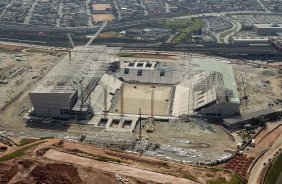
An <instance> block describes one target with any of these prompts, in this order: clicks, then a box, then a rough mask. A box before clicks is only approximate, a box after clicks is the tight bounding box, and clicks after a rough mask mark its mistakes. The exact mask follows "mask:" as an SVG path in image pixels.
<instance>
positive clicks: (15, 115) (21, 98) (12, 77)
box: [0, 45, 64, 128]
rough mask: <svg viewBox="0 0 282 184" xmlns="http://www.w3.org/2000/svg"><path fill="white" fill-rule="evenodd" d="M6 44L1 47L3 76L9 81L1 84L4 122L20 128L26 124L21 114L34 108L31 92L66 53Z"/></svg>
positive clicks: (0, 114) (0, 122)
mask: <svg viewBox="0 0 282 184" xmlns="http://www.w3.org/2000/svg"><path fill="white" fill-rule="evenodd" d="M2 46H3V45H2ZM6 47H7V48H6ZM6 47H5V50H2V51H1V50H0V61H2V62H0V80H4V81H6V82H7V84H0V109H1V110H0V125H4V126H5V127H7V126H8V127H11V128H14V127H19V128H20V127H23V125H24V124H23V123H22V120H21V116H22V115H24V114H25V113H26V111H27V110H28V109H29V108H30V102H29V100H28V92H29V91H31V90H32V89H34V88H35V87H36V85H37V83H38V82H39V81H40V79H41V78H42V77H43V76H44V75H45V74H46V73H47V71H48V70H50V69H51V68H52V67H53V66H54V65H55V64H56V63H57V61H59V60H61V59H62V58H63V57H64V55H63V54H59V53H55V52H47V51H43V50H35V49H28V48H23V47H22V48H21V49H13V48H14V47H16V46H10V45H8V46H6ZM9 49H10V50H9ZM11 104H13V105H11ZM11 106H12V107H11ZM11 122H13V123H11Z"/></svg>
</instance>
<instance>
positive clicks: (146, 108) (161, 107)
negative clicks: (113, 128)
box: [114, 84, 171, 116]
mask: <svg viewBox="0 0 282 184" xmlns="http://www.w3.org/2000/svg"><path fill="white" fill-rule="evenodd" d="M134 86H136V88H134ZM123 94H124V112H125V113H129V114H131V113H132V114H138V113H139V108H141V110H142V114H147V115H150V114H151V96H152V88H151V86H150V85H136V84H125V85H124V89H123ZM170 98H171V87H168V86H155V88H154V114H155V115H164V116H165V115H168V114H169V112H168V111H169V101H168V100H169V99H170ZM114 109H118V112H120V99H119V102H118V103H117V105H116V107H115V108H114Z"/></svg>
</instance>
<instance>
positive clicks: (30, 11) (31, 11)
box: [24, 0, 39, 24]
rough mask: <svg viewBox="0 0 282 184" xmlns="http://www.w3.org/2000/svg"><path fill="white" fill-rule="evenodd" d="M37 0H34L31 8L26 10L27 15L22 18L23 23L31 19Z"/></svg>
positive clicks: (27, 22)
mask: <svg viewBox="0 0 282 184" xmlns="http://www.w3.org/2000/svg"><path fill="white" fill-rule="evenodd" d="M38 1H39V0H36V1H35V2H34V3H33V4H32V6H31V8H30V10H29V12H28V14H27V16H26V17H25V19H24V24H29V23H30V19H31V17H32V15H33V12H34V8H35V7H36V6H37V5H38Z"/></svg>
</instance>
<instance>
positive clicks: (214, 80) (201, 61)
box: [0, 23, 282, 183]
mask: <svg viewBox="0 0 282 184" xmlns="http://www.w3.org/2000/svg"><path fill="white" fill-rule="evenodd" d="M105 26H106V23H105V24H104V25H103V26H102V27H101V29H100V30H99V31H98V32H97V33H96V34H95V35H93V36H92V37H91V38H90V40H89V42H88V43H87V44H86V45H83V46H81V45H80V46H75V44H74V42H73V40H72V38H71V36H70V35H67V36H68V38H69V41H70V46H71V47H70V48H41V47H40V48H35V47H34V46H30V45H22V46H17V47H15V46H13V49H15V51H14V50H13V51H10V50H9V51H5V52H4V51H3V53H1V57H2V60H0V61H2V63H1V65H0V69H1V70H0V72H1V76H0V77H1V78H0V81H1V84H0V85H1V86H0V87H1V88H0V90H1V92H2V90H3V91H4V92H5V93H0V94H1V95H2V94H4V96H3V95H2V96H0V102H1V104H0V105H1V112H0V115H1V116H0V122H1V127H0V130H1V131H0V136H1V140H2V143H3V140H4V142H9V141H11V140H13V141H14V142H13V141H11V142H9V143H6V144H3V145H2V144H1V147H0V149H1V150H0V151H1V154H2V153H4V154H7V153H8V152H9V151H10V150H12V149H11V147H12V144H14V145H18V144H17V143H16V142H17V141H18V139H21V138H23V137H33V138H38V137H40V138H50V137H54V138H59V139H60V140H66V141H67V142H80V143H82V144H80V143H79V148H78V150H74V149H71V150H70V149H68V147H66V148H61V147H60V146H55V148H54V145H52V146H49V147H52V149H53V150H51V151H48V152H47V153H46V155H45V156H44V158H48V159H51V160H54V161H57V160H56V159H58V158H64V156H66V155H64V154H66V153H63V152H64V151H62V150H67V152H68V153H70V154H69V155H67V156H68V157H69V159H70V160H74V161H78V162H80V160H79V159H82V158H77V157H74V156H73V155H76V156H79V157H80V156H81V154H82V155H84V156H85V154H86V153H84V152H83V153H82V152H80V151H79V150H80V149H82V148H83V147H84V146H86V144H89V145H91V146H93V147H95V146H102V147H104V148H109V149H118V150H123V151H125V152H123V154H124V155H118V156H114V159H116V158H123V159H126V158H124V156H127V154H128V155H132V154H133V155H140V156H141V155H144V157H146V159H147V156H148V158H151V157H154V159H161V160H165V161H169V162H173V163H177V164H187V165H189V164H197V165H208V166H214V165H219V167H220V168H224V169H230V168H231V169H232V168H233V170H236V172H237V173H238V174H240V176H241V177H242V178H244V179H247V177H248V175H247V174H248V172H249V171H248V167H249V166H250V165H251V164H252V162H253V160H254V157H256V156H257V155H258V154H260V153H261V152H262V151H265V149H266V146H269V143H268V142H267V143H264V142H265V140H263V139H262V138H260V143H259V144H258V145H259V146H258V148H257V147H256V148H249V147H247V146H248V144H247V143H248V141H249V142H250V141H251V140H253V139H254V137H255V136H257V135H259V136H260V132H262V134H266V135H268V132H272V131H274V130H275V132H276V134H277V135H276V134H275V136H276V138H278V137H279V136H278V135H279V133H280V132H281V128H280V124H281V121H280V122H279V127H278V126H277V127H276V126H274V125H271V126H269V125H267V126H265V125H264V126H265V127H268V128H269V127H270V128H269V129H266V130H263V129H262V127H261V126H257V125H254V126H253V127H252V129H251V130H249V129H247V127H248V126H251V125H249V124H247V123H249V122H247V121H251V120H253V119H255V118H256V119H259V118H261V116H262V115H264V113H266V114H267V115H268V114H271V116H272V114H276V112H279V111H281V105H282V103H281V95H282V94H281V87H282V79H281V69H280V68H279V67H280V66H279V63H278V64H275V63H273V64H268V63H263V62H251V61H245V62H243V61H237V60H227V59H224V58H220V57H211V56H206V55H200V54H194V53H193V54H191V53H179V52H165V51H162V52H157V51H135V50H131V51H130V50H124V49H123V48H121V47H108V46H106V45H95V44H92V42H93V41H94V39H95V38H96V37H97V35H99V33H100V32H101V31H102V30H103V28H104V27H105ZM26 79H28V80H26ZM17 81H18V82H17ZM11 90H12V91H13V92H11ZM9 95H10V96H9ZM15 107H16V108H15ZM261 111H262V113H261V114H262V115H261V114H260V113H257V112H261ZM248 113H253V114H248ZM265 117H266V116H265ZM263 118H264V116H263ZM265 121H267V122H276V119H275V120H274V119H265ZM228 122H231V124H232V123H234V122H235V123H240V126H237V124H236V127H235V126H233V128H230V129H228V127H226V126H224V124H227V123H228ZM235 123H234V124H235ZM246 125H247V126H246ZM275 125H276V124H275ZM234 127H235V128H234ZM238 127H240V129H239V130H238ZM2 128H3V129H2ZM7 129H8V130H9V131H7ZM246 135H247V136H246ZM259 136H258V137H259ZM8 138H9V139H8ZM247 138H248V140H247ZM254 140H255V139H254ZM57 141H59V140H56V141H55V142H56V144H58V143H57ZM51 142H52V143H54V142H53V141H52V140H51V141H49V143H50V144H51ZM261 142H263V143H264V144H261ZM274 142H275V141H273V142H272V143H274ZM66 144H72V145H71V146H73V145H75V144H76V143H66ZM6 145H9V146H6ZM244 145H246V146H244ZM57 147H59V148H57ZM88 148H89V147H88ZM88 148H87V149H88ZM89 149H90V148H89ZM95 149H96V148H95ZM99 149H100V148H99ZM244 149H246V150H244ZM248 150H250V151H248ZM251 150H254V151H253V152H251ZM243 151H246V153H247V156H246V155H243V154H242V153H243ZM98 153H99V154H100V151H98ZM108 153H109V152H108ZM108 153H107V154H108ZM118 153H119V152H118V151H117V152H115V153H112V154H115V155H116V154H118ZM29 154H32V155H33V154H35V153H30V152H29ZM44 154H45V153H44ZM238 154H239V155H238ZM54 155H55V156H54ZM86 156H87V158H89V157H92V156H93V155H92V156H91V155H88V154H86ZM96 157H97V156H95V159H97V158H96ZM99 159H101V158H100V157H99ZM103 159H104V157H103V158H102V160H103ZM111 159H112V157H111ZM146 159H145V160H146ZM42 160H43V161H44V159H42ZM238 160H243V161H242V163H241V162H240V167H239V166H238V167H237V166H236V163H237V161H238ZM81 161H85V160H83V159H82V160H81ZM88 161H89V160H88ZM115 161H116V160H114V162H115ZM64 162H65V161H64ZM91 162H92V161H91ZM226 162H227V163H226ZM238 162H239V161H238ZM76 164H78V165H79V163H76ZM146 164H148V163H147V160H146ZM102 165H103V164H102ZM117 165H118V164H117ZM84 166H88V165H84ZM62 167H63V166H62ZM101 167H102V166H101ZM94 169H97V168H94ZM99 169H100V168H99ZM110 172H114V173H118V171H116V170H115V171H110ZM138 172H139V171H138ZM140 172H141V171H140ZM150 174H151V173H145V174H144V175H142V177H141V179H142V180H143V179H144V178H145V176H148V175H150ZM255 174H256V173H255ZM128 176H130V177H133V176H131V175H128ZM134 177H135V178H136V177H137V178H138V176H136V175H134ZM201 178H205V177H204V176H201V177H200V179H198V180H197V181H200V182H202V180H201ZM208 178H209V179H210V177H208ZM227 178H230V176H228V177H227ZM31 179H32V178H31ZM111 179H113V176H111ZM118 179H120V178H118ZM139 179H140V178H139ZM169 179H173V178H169ZM188 179H189V178H188ZM129 180H130V178H129ZM207 180H208V179H206V180H205V182H206V181H207ZM150 181H156V178H150ZM193 181H194V180H193ZM205 182H204V183H205ZM90 183H91V182H90ZM184 183H185V182H184Z"/></svg>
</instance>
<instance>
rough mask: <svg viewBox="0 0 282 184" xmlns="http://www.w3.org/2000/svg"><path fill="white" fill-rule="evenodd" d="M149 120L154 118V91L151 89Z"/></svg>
mask: <svg viewBox="0 0 282 184" xmlns="http://www.w3.org/2000/svg"><path fill="white" fill-rule="evenodd" d="M151 118H152V119H153V118H154V89H152V93H151Z"/></svg>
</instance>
